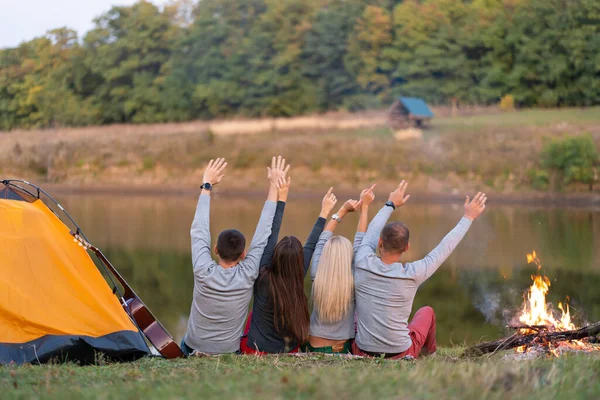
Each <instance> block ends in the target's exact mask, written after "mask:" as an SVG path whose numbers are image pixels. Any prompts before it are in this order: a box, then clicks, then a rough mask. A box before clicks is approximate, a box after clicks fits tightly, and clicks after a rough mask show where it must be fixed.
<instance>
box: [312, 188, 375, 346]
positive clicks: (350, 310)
mask: <svg viewBox="0 0 600 400" xmlns="http://www.w3.org/2000/svg"><path fill="white" fill-rule="evenodd" d="M374 188H375V185H373V186H372V187H370V188H369V189H365V190H363V191H362V193H361V195H360V201H356V200H348V201H347V202H346V203H344V205H343V206H342V207H341V208H340V210H339V211H338V212H337V214H334V215H333V217H332V218H331V219H330V220H329V222H328V223H327V226H325V230H324V231H323V233H322V234H321V236H320V237H319V241H318V242H317V247H316V249H315V254H314V256H313V260H312V263H311V268H310V277H311V280H312V281H313V286H312V297H313V312H312V315H311V318H310V337H309V340H308V342H307V343H306V344H305V345H304V346H303V351H305V352H316V353H345V354H348V353H351V351H352V339H354V333H355V327H354V276H353V275H354V260H353V258H354V256H355V254H356V251H357V250H358V247H359V246H360V243H361V242H362V239H363V236H364V234H365V231H366V230H367V222H368V212H369V205H370V204H371V203H372V202H373V200H374V199H375V195H374V194H373V189H374ZM357 209H359V210H360V216H359V220H358V227H357V229H356V235H355V236H354V246H353V245H352V244H351V243H350V241H349V240H348V239H346V238H345V237H343V236H333V232H334V231H335V228H336V227H337V225H338V224H339V223H340V222H342V219H343V218H344V216H345V215H346V214H347V213H349V212H353V211H356V210H357Z"/></svg>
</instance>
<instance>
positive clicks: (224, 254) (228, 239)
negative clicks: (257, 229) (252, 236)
mask: <svg viewBox="0 0 600 400" xmlns="http://www.w3.org/2000/svg"><path fill="white" fill-rule="evenodd" d="M245 248H246V238H245V237H244V235H243V234H242V232H240V231H238V230H237V229H227V230H225V231H223V232H221V233H220V234H219V238H218V239H217V251H218V252H219V257H221V259H223V260H225V261H237V260H239V258H240V257H241V256H242V253H243V252H244V249H245Z"/></svg>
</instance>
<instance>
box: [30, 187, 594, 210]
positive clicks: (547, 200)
mask: <svg viewBox="0 0 600 400" xmlns="http://www.w3.org/2000/svg"><path fill="white" fill-rule="evenodd" d="M32 183H33V182H32ZM37 185H38V186H40V187H41V188H42V189H44V190H46V191H47V192H48V193H50V194H51V195H52V196H55V195H56V196H60V195H98V196H120V197H129V196H139V197H162V196H165V197H174V196H179V197H187V198H194V197H196V196H198V195H199V193H200V190H199V189H198V188H194V187H190V186H166V185H133V186H126V185H84V186H73V185H68V184H51V183H49V184H37ZM388 189H389V188H387V187H384V186H383V185H382V186H381V187H379V191H380V192H381V191H386V190H388ZM337 193H338V196H342V197H351V196H352V195H354V196H356V192H355V191H350V190H348V189H347V188H340V189H339V190H338V191H337ZM214 195H216V196H218V197H221V196H223V197H233V198H240V197H245V198H249V199H261V198H263V197H264V195H265V190H263V189H260V190H253V189H247V188H245V189H235V188H223V189H220V188H217V189H216V190H215V192H214ZM322 196H323V193H321V192H320V191H317V190H310V191H307V190H304V191H302V190H294V191H293V192H291V193H290V199H291V200H295V199H310V200H314V199H320V198H322ZM411 196H412V199H411V202H412V203H414V204H462V203H463V202H464V196H463V195H462V194H454V193H444V192H422V191H418V190H416V191H415V192H412V193H411ZM488 196H489V198H490V201H489V203H490V204H491V205H500V206H516V205H522V206H528V207H573V208H593V209H596V208H598V209H600V195H599V194H597V193H495V192H488Z"/></svg>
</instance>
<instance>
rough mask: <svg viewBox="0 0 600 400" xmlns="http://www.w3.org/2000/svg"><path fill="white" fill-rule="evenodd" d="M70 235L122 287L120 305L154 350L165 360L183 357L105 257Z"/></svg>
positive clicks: (75, 233) (75, 234) (89, 244)
mask: <svg viewBox="0 0 600 400" xmlns="http://www.w3.org/2000/svg"><path fill="white" fill-rule="evenodd" d="M71 235H73V237H74V238H75V239H74V241H75V242H77V243H79V245H80V246H82V247H83V248H84V249H86V250H90V251H92V252H93V253H94V254H96V256H98V258H99V259H100V261H102V263H103V264H104V265H106V267H107V268H108V269H109V270H110V272H111V273H112V274H113V275H114V276H115V278H116V279H117V280H118V281H119V283H120V284H121V286H123V289H124V293H123V297H122V298H121V299H120V300H121V305H122V306H123V308H124V309H125V312H127V314H128V315H129V316H130V317H131V318H132V319H133V320H134V321H135V323H136V324H137V326H138V327H139V329H140V330H141V331H142V333H143V334H144V336H146V338H147V339H148V341H149V342H150V343H152V345H153V346H154V347H155V348H156V350H157V351H158V352H159V353H160V354H161V355H162V356H163V357H165V358H167V359H171V358H180V357H184V354H183V352H182V351H181V349H180V348H179V346H178V345H177V343H176V342H175V340H174V339H173V337H172V336H171V335H170V334H169V332H167V330H166V329H165V327H164V326H162V324H161V323H160V322H158V320H157V319H156V317H155V316H154V315H153V314H152V313H151V312H150V310H149V309H148V307H146V305H145V304H144V302H142V300H141V299H140V298H139V296H138V295H137V294H136V293H135V292H134V291H133V289H132V288H131V286H129V284H128V283H127V282H126V281H125V279H123V277H122V276H121V274H119V272H118V271H117V270H116V269H115V267H114V266H113V265H112V264H111V263H110V261H108V259H107V258H106V256H104V254H102V252H101V251H100V250H99V249H98V248H97V247H95V246H93V245H92V244H91V243H89V242H88V241H86V240H85V239H84V238H83V237H81V235H79V234H78V233H77V232H72V231H71Z"/></svg>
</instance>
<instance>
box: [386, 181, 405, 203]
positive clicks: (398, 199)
mask: <svg viewBox="0 0 600 400" xmlns="http://www.w3.org/2000/svg"><path fill="white" fill-rule="evenodd" d="M407 186H408V182H406V181H402V182H400V184H399V185H398V187H397V188H396V190H394V191H393V192H392V193H390V197H389V200H390V201H391V202H393V203H394V205H395V206H396V208H398V207H402V206H403V205H404V204H406V202H407V201H408V199H410V195H406V196H405V195H404V193H406V187H407Z"/></svg>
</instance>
